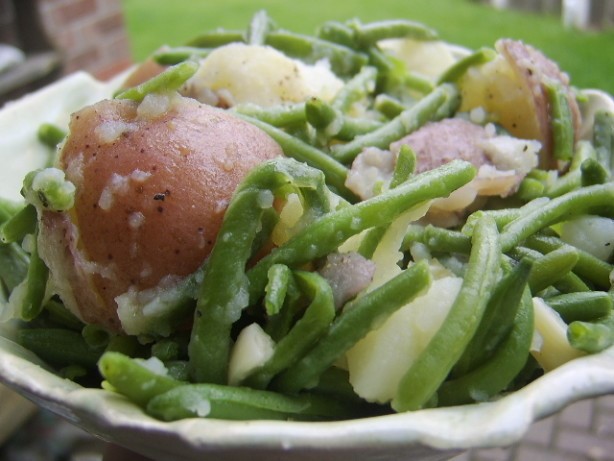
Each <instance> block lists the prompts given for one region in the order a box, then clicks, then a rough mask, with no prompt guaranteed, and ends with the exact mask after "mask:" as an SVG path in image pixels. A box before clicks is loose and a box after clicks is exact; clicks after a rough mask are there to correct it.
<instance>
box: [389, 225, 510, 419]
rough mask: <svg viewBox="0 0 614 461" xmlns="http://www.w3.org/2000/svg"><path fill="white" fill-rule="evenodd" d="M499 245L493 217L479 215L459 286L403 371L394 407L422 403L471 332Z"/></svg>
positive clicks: (494, 274) (491, 282) (494, 272)
mask: <svg viewBox="0 0 614 461" xmlns="http://www.w3.org/2000/svg"><path fill="white" fill-rule="evenodd" d="M500 260H501V248H500V243H499V235H498V232H497V226H496V224H495V222H494V220H492V219H489V218H484V219H481V220H480V221H479V222H478V223H477V224H476V225H475V229H474V232H473V236H472V249H471V253H470V256H469V262H468V264H467V268H466V271H465V277H464V279H463V282H462V285H461V289H460V291H459V293H458V295H457V297H456V300H455V301H454V303H453V305H452V307H451V308H450V311H449V313H448V315H447V316H446V319H445V321H444V323H443V325H442V326H441V327H440V328H439V330H437V333H435V335H434V336H433V338H432V339H431V340H430V341H429V344H428V345H427V347H426V349H425V350H424V351H423V352H422V354H420V356H419V357H418V358H417V359H416V361H415V362H414V363H413V364H412V365H411V366H410V368H409V369H408V370H407V371H406V372H405V374H404V375H403V377H402V378H401V382H400V383H399V387H398V389H397V394H396V396H395V397H394V399H393V400H392V408H393V409H394V410H395V411H408V410H415V409H419V408H422V407H424V406H425V405H426V404H427V403H428V402H429V401H430V400H431V399H432V398H433V397H434V396H435V394H436V392H437V389H438V388H439V386H440V385H441V383H443V381H444V380H445V379H446V377H447V375H448V373H449V372H450V370H451V369H452V367H453V366H454V364H455V363H456V362H457V361H458V359H459V358H460V357H461V355H462V354H463V351H464V350H465V348H466V347H467V345H468V344H469V342H470V341H471V338H472V337H473V336H474V334H475V332H476V330H477V328H478V325H479V323H480V320H481V318H482V315H483V313H484V311H485V309H486V305H487V302H488V298H489V294H490V293H491V292H492V289H493V288H494V286H495V284H496V282H497V279H498V277H499V272H500Z"/></svg>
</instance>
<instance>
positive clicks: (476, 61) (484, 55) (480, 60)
mask: <svg viewBox="0 0 614 461" xmlns="http://www.w3.org/2000/svg"><path fill="white" fill-rule="evenodd" d="M496 56H497V52H496V51H495V50H493V49H492V48H480V49H479V50H477V51H474V52H473V53H471V54H469V55H467V56H465V57H464V58H462V59H460V60H458V61H456V62H455V63H454V64H452V65H451V66H450V67H449V68H448V69H446V71H445V72H444V73H443V74H441V75H440V76H439V79H438V81H437V83H438V84H439V85H441V84H442V83H446V82H447V83H455V82H457V81H458V79H460V78H461V77H462V76H463V75H465V73H466V72H467V69H469V68H470V67H473V66H479V65H482V64H485V63H487V62H489V61H492V60H493V59H494V58H495V57H496Z"/></svg>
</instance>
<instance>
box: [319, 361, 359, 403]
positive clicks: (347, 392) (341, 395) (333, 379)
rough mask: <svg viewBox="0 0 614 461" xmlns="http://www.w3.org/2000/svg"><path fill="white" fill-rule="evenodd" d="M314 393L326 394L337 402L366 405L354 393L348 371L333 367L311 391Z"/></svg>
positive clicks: (326, 371)
mask: <svg viewBox="0 0 614 461" xmlns="http://www.w3.org/2000/svg"><path fill="white" fill-rule="evenodd" d="M311 391H312V392H313V393H317V394H324V395H328V396H331V397H334V398H335V399H337V400H344V401H349V402H354V403H357V404H361V403H362V404H364V401H363V400H362V399H361V398H360V397H359V396H358V395H357V394H356V392H354V388H353V387H352V385H351V384H350V374H349V373H348V371H347V370H344V369H341V368H339V367H336V366H332V367H330V368H328V369H327V370H325V371H324V372H323V373H322V374H321V375H320V378H319V380H318V385H317V386H316V387H314V388H313V389H311Z"/></svg>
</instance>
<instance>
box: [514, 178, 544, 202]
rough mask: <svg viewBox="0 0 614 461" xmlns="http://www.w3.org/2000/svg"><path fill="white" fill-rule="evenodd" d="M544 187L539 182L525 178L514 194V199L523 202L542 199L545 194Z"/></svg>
mask: <svg viewBox="0 0 614 461" xmlns="http://www.w3.org/2000/svg"><path fill="white" fill-rule="evenodd" d="M545 190H546V186H544V183H542V182H541V181H539V180H537V179H534V178H529V177H525V178H524V179H523V180H522V182H521V183H520V186H519V187H518V191H517V192H516V197H518V198H519V199H520V200H523V201H526V202H528V201H530V200H534V199H536V198H538V197H543V196H544V194H545Z"/></svg>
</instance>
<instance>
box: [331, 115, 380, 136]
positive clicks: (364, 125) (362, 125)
mask: <svg viewBox="0 0 614 461" xmlns="http://www.w3.org/2000/svg"><path fill="white" fill-rule="evenodd" d="M342 120H343V123H342V124H341V127H340V129H339V131H338V132H337V133H335V134H334V138H335V139H338V140H340V141H351V140H352V139H354V138H355V137H357V136H362V135H364V134H367V133H371V132H372V131H375V130H377V129H379V128H381V127H382V125H383V123H382V122H380V121H379V120H373V119H370V118H353V117H343V118H342Z"/></svg>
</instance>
